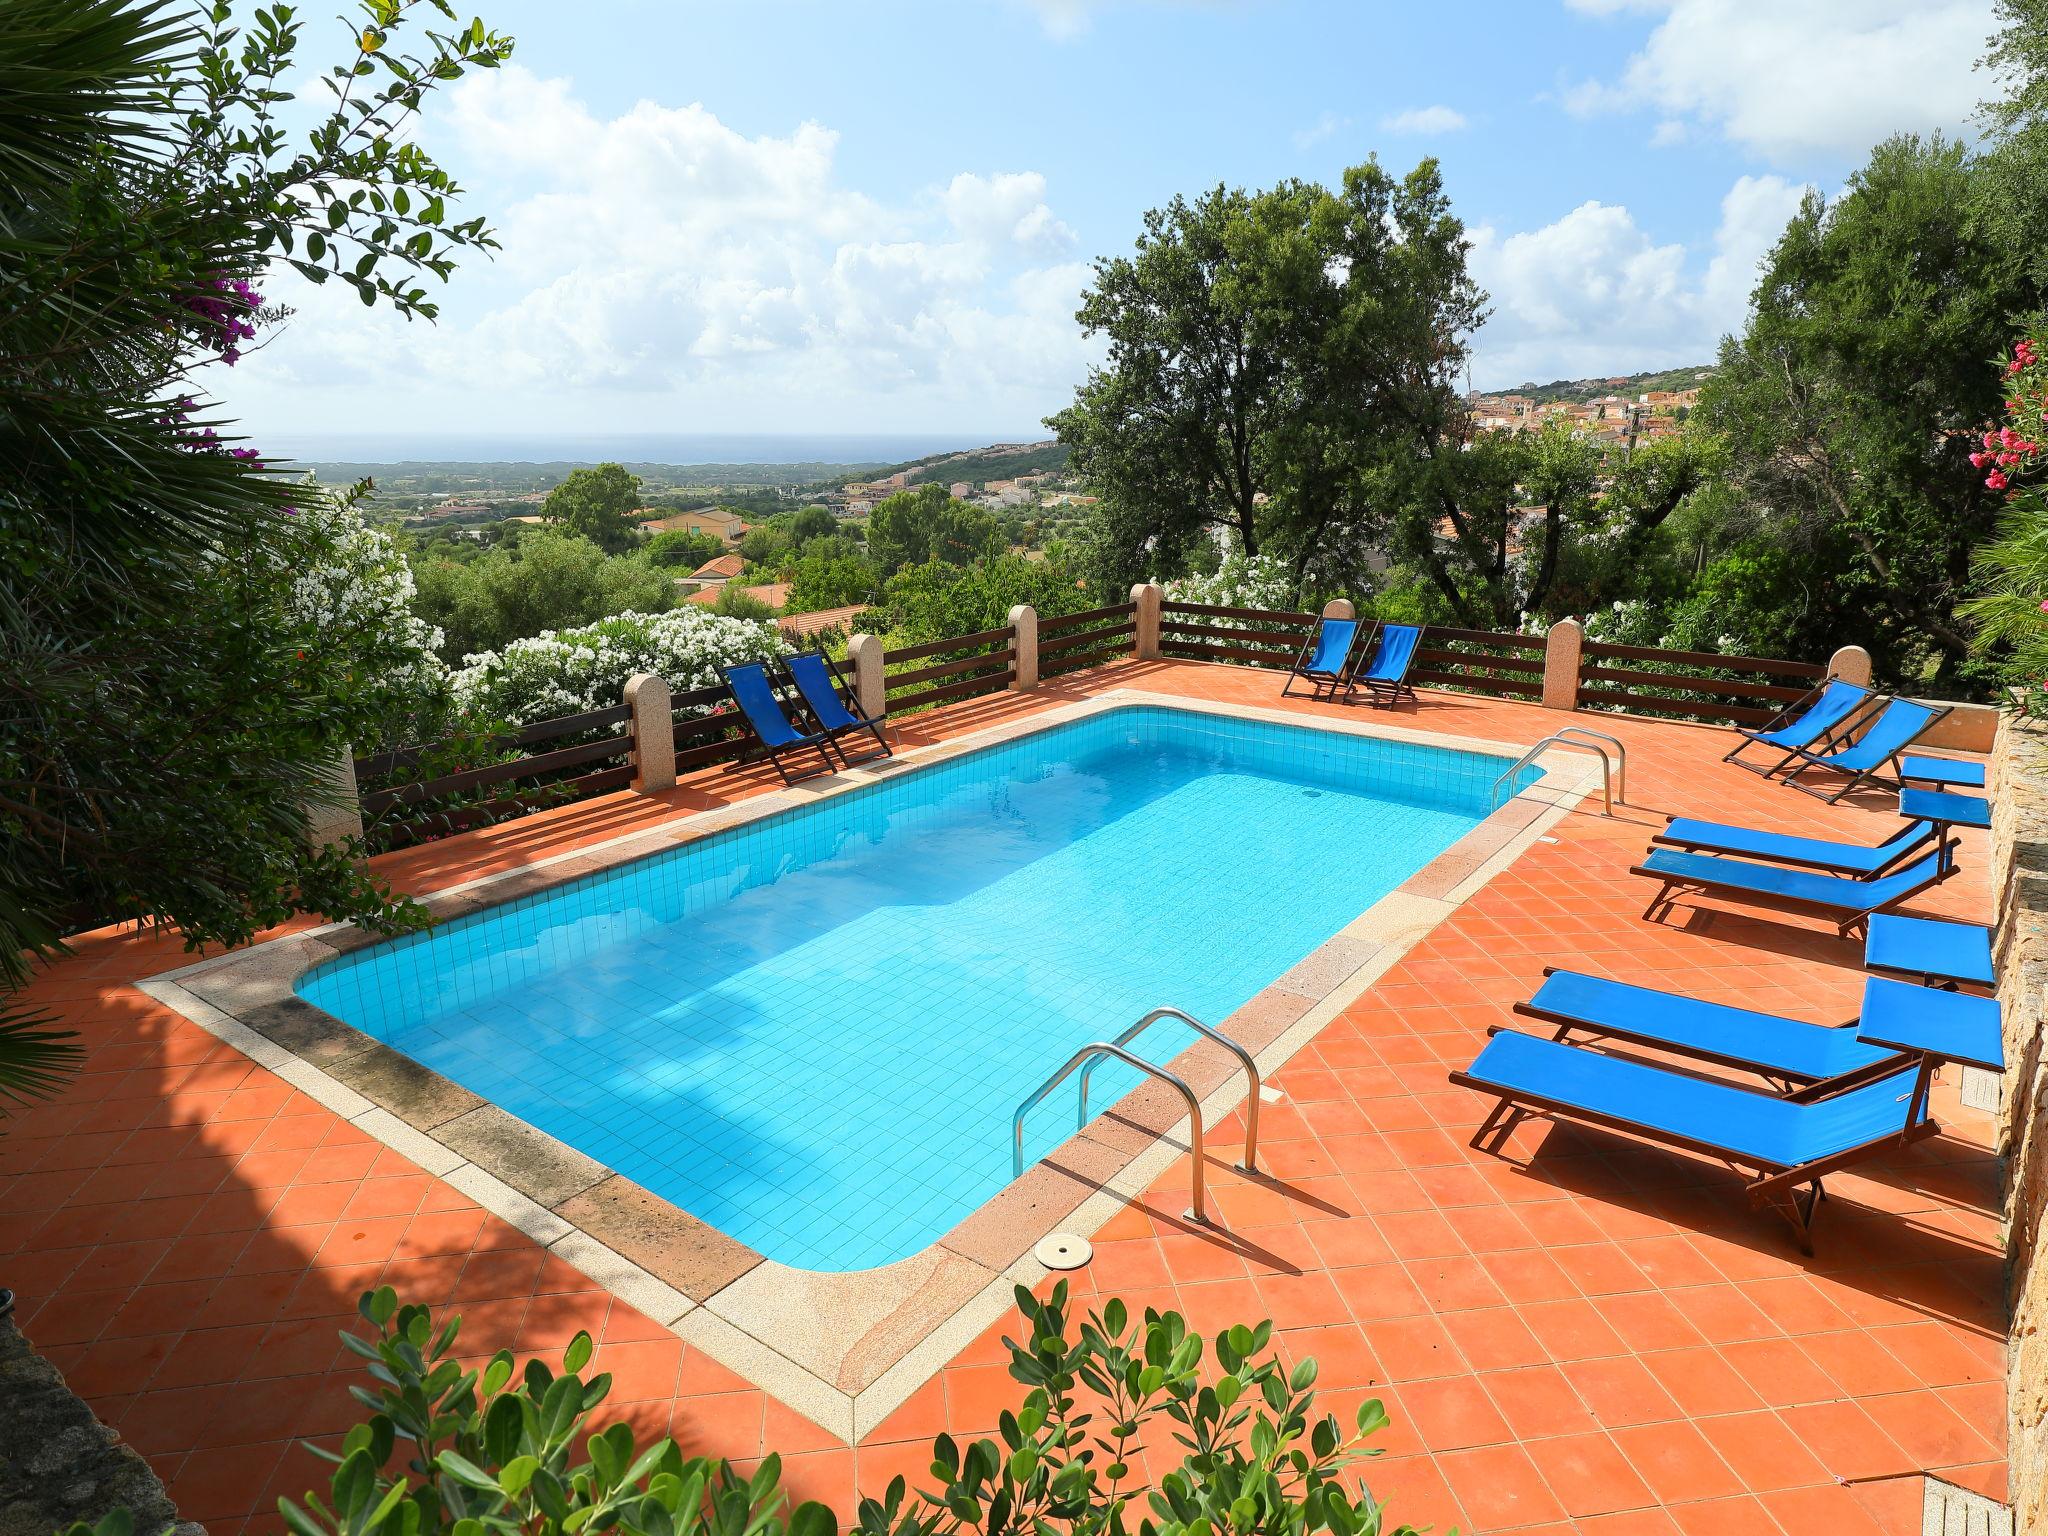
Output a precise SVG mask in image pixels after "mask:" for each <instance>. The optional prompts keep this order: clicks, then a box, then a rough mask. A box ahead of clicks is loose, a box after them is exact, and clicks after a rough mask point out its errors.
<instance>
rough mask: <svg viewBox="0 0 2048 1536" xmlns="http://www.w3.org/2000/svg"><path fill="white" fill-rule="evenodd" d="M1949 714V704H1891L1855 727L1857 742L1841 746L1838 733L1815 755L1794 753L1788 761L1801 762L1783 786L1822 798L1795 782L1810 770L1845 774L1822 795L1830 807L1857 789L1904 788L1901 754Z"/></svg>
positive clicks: (1806, 751) (1897, 701)
mask: <svg viewBox="0 0 2048 1536" xmlns="http://www.w3.org/2000/svg"><path fill="white" fill-rule="evenodd" d="M1949 709H1950V706H1949V705H1947V704H1916V703H1914V702H1913V700H1911V699H1891V700H1889V701H1887V702H1886V704H1885V706H1884V708H1883V709H1881V710H1879V711H1878V713H1877V714H1876V715H1874V716H1870V715H1866V716H1865V717H1863V718H1862V719H1860V720H1858V721H1857V722H1856V727H1855V737H1854V739H1853V740H1851V741H1850V742H1848V744H1847V745H1843V744H1842V742H1841V739H1840V736H1839V734H1838V735H1837V736H1836V737H1834V738H1832V739H1830V740H1829V741H1827V742H1824V743H1822V744H1821V745H1820V747H1819V749H1818V750H1816V749H1814V748H1812V747H1795V748H1793V749H1792V757H1794V758H1797V759H1799V766H1798V767H1797V768H1794V769H1793V770H1792V771H1791V772H1790V773H1788V774H1786V775H1785V777H1784V779H1783V780H1782V781H1781V782H1783V783H1786V784H1790V785H1791V786H1792V787H1793V788H1794V789H1803V790H1805V791H1806V792H1807V793H1808V794H1810V795H1821V791H1819V790H1817V789H1814V788H1812V787H1811V786H1810V785H1806V784H1801V783H1799V782H1797V781H1798V778H1799V776H1800V775H1801V774H1802V773H1805V772H1806V771H1807V770H1808V769H1810V768H1825V769H1827V770H1829V771H1830V772H1833V773H1839V774H1843V775H1845V776H1846V781H1845V782H1844V783H1843V785H1842V787H1841V788H1840V789H1838V790H1836V791H1835V792H1834V793H1833V794H1832V795H1821V798H1822V799H1824V800H1826V801H1827V802H1828V804H1830V805H1833V804H1834V803H1835V802H1836V801H1837V800H1839V799H1841V798H1842V796H1844V795H1846V794H1847V793H1849V791H1850V790H1852V789H1855V788H1856V787H1857V786H1858V785H1860V784H1866V783H1869V784H1883V785H1885V786H1887V787H1889V788H1891V789H1904V788H1905V781H1904V780H1903V779H1902V778H1900V777H1899V762H1898V759H1899V754H1900V753H1901V752H1903V751H1905V750H1906V748H1908V747H1910V746H1911V745H1913V743H1914V742H1916V741H1918V740H1919V739H1920V738H1921V737H1922V736H1924V735H1926V734H1927V732H1928V731H1929V730H1930V729H1932V727H1933V725H1934V723H1935V722H1936V721H1937V720H1939V719H1941V717H1942V716H1943V715H1946V714H1947V713H1948V712H1949ZM1788 761H1789V759H1788ZM1887 763H1889V764H1891V765H1892V772H1891V774H1890V775H1889V776H1887V775H1886V774H1885V773H1883V772H1882V771H1881V770H1882V769H1883V768H1884V766H1885V764H1887Z"/></svg>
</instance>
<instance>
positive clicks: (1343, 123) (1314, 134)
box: [1294, 112, 1351, 149]
mask: <svg viewBox="0 0 2048 1536" xmlns="http://www.w3.org/2000/svg"><path fill="white" fill-rule="evenodd" d="M1350 126H1351V119H1350V118H1348V117H1339V116H1338V115H1337V114H1336V113H1334V112H1325V113H1324V114H1323V115H1322V116H1321V117H1319V118H1317V119H1316V120H1315V121H1314V122H1313V123H1310V124H1309V125H1308V126H1307V127H1306V128H1297V129H1296V130H1295V131H1294V147H1295V148H1296V149H1313V148H1315V147H1316V145H1318V144H1320V143H1322V142H1323V140H1325V139H1329V138H1334V137H1336V135H1337V134H1339V133H1341V132H1342V131H1343V130H1344V129H1346V128H1349V127H1350Z"/></svg>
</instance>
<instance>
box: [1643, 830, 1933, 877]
mask: <svg viewBox="0 0 2048 1536" xmlns="http://www.w3.org/2000/svg"><path fill="white" fill-rule="evenodd" d="M1935 835H1936V829H1935V826H1934V824H1933V823H1932V822H1928V821H1916V822H1914V823H1912V824H1911V825H1910V826H1908V827H1907V828H1906V829H1905V830H1904V831H1902V832H1899V833H1896V834H1894V835H1893V836H1891V837H1888V838H1886V839H1885V840H1884V841H1883V842H1881V843H1879V844H1877V845H1876V846H1875V847H1872V846H1870V845H1869V844H1866V843H1837V842H1832V841H1830V840H1828V839H1826V838H1820V837H1787V836H1785V835H1784V834H1783V833H1779V832H1762V831H1758V830H1757V829H1756V828H1754V827H1738V826H1735V825H1733V824H1732V823H1729V822H1720V821H1695V820H1693V819H1692V818H1691V817H1689V816H1681V817H1679V818H1678V819H1677V820H1675V821H1673V822H1672V823H1671V825H1670V826H1668V827H1666V828H1665V829H1664V830H1663V831H1662V832H1659V833H1658V834H1657V837H1656V841H1658V842H1660V843H1673V844H1678V845H1680V846H1683V847H1686V848H1702V849H1707V850H1710V851H1712V852H1714V853H1732V854H1736V855H1739V856H1740V857H1743V858H1749V859H1771V860H1775V861H1777V862H1779V863H1783V864H1811V865H1816V866H1819V867H1821V868H1824V869H1828V870H1832V871H1835V872H1838V873H1840V874H1844V875H1855V876H1858V877H1868V876H1870V875H1874V874H1876V873H1878V871H1880V870H1882V869H1885V868H1887V867H1889V866H1890V865H1893V864H1896V863H1897V862H1898V861H1899V860H1900V859H1902V858H1904V857H1906V855H1907V854H1909V853H1911V852H1912V851H1913V850H1914V849H1915V848H1917V847H1919V846H1920V845H1921V844H1922V843H1925V842H1929V841H1931V840H1932V839H1933V838H1934V836H1935Z"/></svg>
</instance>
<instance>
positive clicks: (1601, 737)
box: [1487, 725, 1628, 816]
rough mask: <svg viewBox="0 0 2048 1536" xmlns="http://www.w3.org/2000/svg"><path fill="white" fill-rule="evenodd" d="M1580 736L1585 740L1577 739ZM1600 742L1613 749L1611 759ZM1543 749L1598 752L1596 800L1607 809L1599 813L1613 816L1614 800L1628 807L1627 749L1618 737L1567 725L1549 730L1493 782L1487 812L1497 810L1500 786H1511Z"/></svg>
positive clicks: (1539, 755)
mask: <svg viewBox="0 0 2048 1536" xmlns="http://www.w3.org/2000/svg"><path fill="white" fill-rule="evenodd" d="M1581 737H1584V738H1585V739H1584V740H1580V739H1578V738H1581ZM1603 741H1604V742H1606V743H1607V744H1608V746H1611V747H1613V748H1614V751H1615V756H1614V757H1613V758H1610V757H1608V755H1607V747H1603V746H1601V745H1600V743H1601V742H1603ZM1546 747H1576V748H1578V750H1579V751H1581V752H1597V753H1599V754H1600V798H1601V799H1602V800H1603V801H1604V802H1605V803H1606V806H1607V809H1606V810H1605V811H1604V812H1603V813H1602V814H1604V815H1608V816H1612V815H1613V814H1614V802H1615V801H1617V800H1619V801H1620V802H1621V803H1622V804H1623V805H1627V804H1628V748H1627V747H1625V746H1623V745H1622V744H1621V741H1620V738H1618V737H1614V736H1609V735H1608V734H1607V733H1606V732H1605V731H1589V730H1587V729H1586V727H1584V726H1583V725H1567V726H1563V727H1561V728H1559V729H1558V730H1555V731H1552V732H1551V733H1550V734H1549V735H1548V736H1546V737H1544V738H1543V739H1542V740H1541V741H1539V742H1537V743H1536V745H1535V746H1533V747H1531V748H1530V749H1529V750H1528V751H1526V752H1524V753H1523V754H1522V755H1521V756H1520V757H1518V758H1516V759H1515V765H1514V767H1512V768H1510V769H1508V770H1507V772H1505V773H1503V774H1502V775H1501V776H1500V777H1499V778H1497V779H1495V780H1494V781H1493V793H1492V794H1491V795H1490V796H1488V800H1487V803H1488V805H1489V807H1490V808H1491V809H1493V810H1496V811H1497V810H1499V809H1500V789H1501V786H1502V785H1503V784H1507V783H1511V782H1512V781H1513V779H1514V777H1515V775H1516V774H1518V773H1520V772H1521V771H1522V770H1523V769H1524V768H1526V767H1528V766H1529V765H1530V764H1531V763H1533V762H1535V761H1536V759H1537V758H1539V757H1541V756H1542V755H1543V751H1544V749H1545V748H1546Z"/></svg>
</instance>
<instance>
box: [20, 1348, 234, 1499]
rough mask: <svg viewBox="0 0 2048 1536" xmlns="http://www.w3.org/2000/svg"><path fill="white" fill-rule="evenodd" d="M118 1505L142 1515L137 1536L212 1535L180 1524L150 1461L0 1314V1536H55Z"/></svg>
mask: <svg viewBox="0 0 2048 1536" xmlns="http://www.w3.org/2000/svg"><path fill="white" fill-rule="evenodd" d="M116 1507H124V1508H126V1509H127V1510H128V1511H129V1513H130V1514H132V1515H133V1516H134V1517H135V1532H136V1536H155V1533H156V1532H159V1531H164V1530H166V1529H167V1528H169V1527H174V1526H175V1527H176V1533H177V1536H205V1532H204V1531H203V1530H202V1529H201V1528H200V1527H199V1526H196V1525H183V1526H180V1525H178V1524H177V1519H178V1515H177V1511H176V1510H175V1509H173V1508H172V1507H171V1501H170V1499H169V1498H168V1497H166V1496H165V1494H164V1485H163V1484H162V1483H160V1482H158V1481H157V1479H156V1474H155V1473H154V1472H152V1471H150V1469H149V1463H148V1462H146V1461H144V1460H143V1459H142V1458H141V1457H140V1456H138V1455H137V1454H136V1453H135V1452H134V1451H133V1450H132V1449H130V1448H129V1447H128V1446H126V1445H124V1444H122V1442H121V1439H120V1437H119V1436H118V1435H116V1434H115V1433H114V1431H112V1430H111V1429H109V1428H107V1426H106V1425H104V1424H102V1423H100V1421H99V1420H97V1419H95V1418H94V1417H93V1415H92V1410H91V1409H90V1408H88V1407H86V1406H85V1404H84V1403H82V1402H80V1401H79V1400H78V1397H77V1396H76V1394H74V1393H73V1392H72V1391H71V1389H70V1388H69V1387H67V1386H65V1385H64V1378H63V1377H62V1376H60V1375H58V1374H57V1369H56V1367H55V1366H53V1365H51V1364H50V1363H49V1362H48V1361H47V1360H45V1359H43V1357H42V1356H41V1355H38V1354H37V1353H36V1352H35V1351H34V1350H33V1349H31V1348H30V1347H29V1343H28V1340H26V1339H25V1338H23V1337H22V1335H21V1330H20V1329H18V1328H16V1327H15V1326H14V1323H13V1322H12V1320H11V1319H9V1318H7V1317H4V1316H0V1536H51V1533H52V1532H54V1531H62V1530H64V1529H65V1528H66V1527H67V1526H69V1525H70V1524H71V1523H72V1522H73V1521H74V1520H83V1521H86V1522H88V1523H91V1522H94V1521H97V1520H98V1519H99V1518H100V1516H102V1515H104V1514H106V1513H107V1512H108V1511H109V1510H111V1509H114V1508H116Z"/></svg>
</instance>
